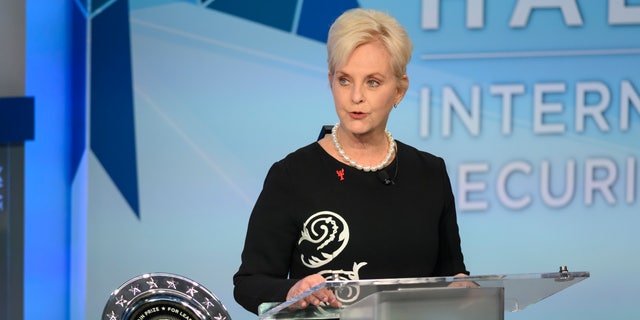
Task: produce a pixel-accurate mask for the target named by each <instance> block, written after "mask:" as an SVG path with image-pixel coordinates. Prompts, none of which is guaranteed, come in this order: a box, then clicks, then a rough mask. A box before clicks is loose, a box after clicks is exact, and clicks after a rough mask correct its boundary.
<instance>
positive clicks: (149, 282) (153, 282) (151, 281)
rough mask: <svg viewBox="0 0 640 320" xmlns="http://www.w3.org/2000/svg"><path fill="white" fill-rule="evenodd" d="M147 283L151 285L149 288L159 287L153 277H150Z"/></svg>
mask: <svg viewBox="0 0 640 320" xmlns="http://www.w3.org/2000/svg"><path fill="white" fill-rule="evenodd" d="M147 284H148V285H149V289H157V288H158V284H157V283H156V281H155V280H153V278H149V281H147Z"/></svg>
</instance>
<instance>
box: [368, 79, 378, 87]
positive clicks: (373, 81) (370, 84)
mask: <svg viewBox="0 0 640 320" xmlns="http://www.w3.org/2000/svg"><path fill="white" fill-rule="evenodd" d="M367 85H368V86H369V87H373V88H375V87H378V86H380V82H378V81H377V80H369V81H367Z"/></svg>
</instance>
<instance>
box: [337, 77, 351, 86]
mask: <svg viewBox="0 0 640 320" xmlns="http://www.w3.org/2000/svg"><path fill="white" fill-rule="evenodd" d="M338 83H339V84H340V85H341V86H346V85H348V84H349V80H347V79H346V78H339V79H338Z"/></svg>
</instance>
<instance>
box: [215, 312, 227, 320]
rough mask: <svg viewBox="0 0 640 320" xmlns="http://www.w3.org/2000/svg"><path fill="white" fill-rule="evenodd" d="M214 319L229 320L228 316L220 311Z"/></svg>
mask: <svg viewBox="0 0 640 320" xmlns="http://www.w3.org/2000/svg"><path fill="white" fill-rule="evenodd" d="M213 319H214V320H227V317H225V316H223V315H222V314H220V313H218V315H217V316H214V317H213Z"/></svg>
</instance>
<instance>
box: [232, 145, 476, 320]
mask: <svg viewBox="0 0 640 320" xmlns="http://www.w3.org/2000/svg"><path fill="white" fill-rule="evenodd" d="M396 143H397V147H398V149H397V154H396V158H395V159H394V161H393V162H392V163H391V164H390V165H388V166H387V167H386V168H385V169H384V170H382V171H384V172H381V171H378V172H364V171H361V170H358V169H356V168H353V167H350V166H348V165H345V164H344V163H342V162H340V161H338V160H336V159H334V158H333V157H332V156H330V155H329V154H328V153H327V152H325V151H324V150H323V149H322V147H321V146H320V145H319V144H318V143H312V144H310V145H308V146H306V147H303V148H301V149H299V150H297V151H295V152H293V153H291V154H289V155H288V156H287V157H285V158H284V159H283V160H280V161H278V162H276V163H275V164H273V166H272V167H271V169H270V170H269V173H268V174H267V177H266V179H265V181H264V186H263V190H262V192H261V193H260V196H259V197H258V200H257V202H256V204H255V207H254V208H253V211H252V213H251V217H250V219H249V225H248V229H247V236H246V239H245V245H244V250H243V252H242V264H241V266H240V268H239V270H238V272H237V273H236V274H235V275H234V277H233V282H234V286H235V287H234V296H235V299H236V301H237V302H238V303H239V304H240V305H242V306H243V307H244V308H246V309H247V310H249V311H251V312H254V313H257V310H258V306H259V305H260V304H261V303H263V302H280V301H284V300H285V298H286V295H287V292H288V290H289V289H290V288H291V286H293V285H294V284H295V282H297V281H298V280H299V279H301V278H303V277H305V276H307V275H310V274H314V273H319V274H322V275H323V276H324V277H325V278H327V279H334V280H335V279H345V280H346V279H349V280H356V279H380V278H408V277H432V276H450V275H455V274H458V273H468V272H467V270H466V267H465V265H464V261H463V255H462V250H461V246H460V237H459V233H458V225H457V220H456V210H455V203H454V197H453V193H452V190H451V183H450V181H449V176H448V174H447V171H446V167H445V163H444V161H443V160H442V158H439V157H436V156H434V155H432V154H430V153H427V152H423V151H419V150H417V149H415V148H414V147H411V146H409V145H406V144H403V143H402V142H399V141H397V142H396ZM385 178H387V181H386V182H385ZM389 182H391V183H389Z"/></svg>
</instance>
